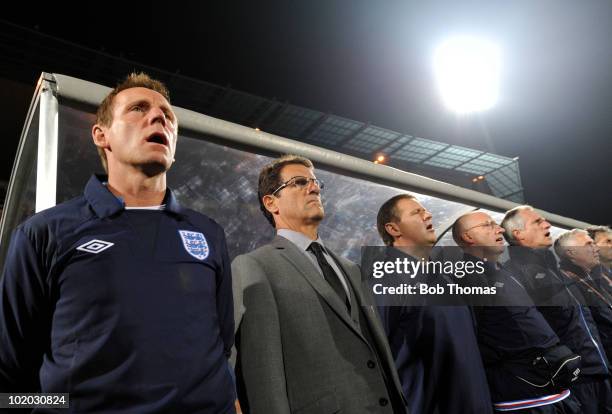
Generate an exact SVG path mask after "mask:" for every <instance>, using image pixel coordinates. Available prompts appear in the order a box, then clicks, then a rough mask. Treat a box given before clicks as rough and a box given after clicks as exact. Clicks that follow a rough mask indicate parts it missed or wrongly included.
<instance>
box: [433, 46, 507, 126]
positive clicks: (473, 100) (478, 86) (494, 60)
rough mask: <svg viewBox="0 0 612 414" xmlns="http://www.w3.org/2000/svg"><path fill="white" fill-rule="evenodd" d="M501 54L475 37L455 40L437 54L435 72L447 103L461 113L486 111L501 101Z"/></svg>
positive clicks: (441, 48) (441, 47) (440, 48)
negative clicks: (499, 98) (498, 100)
mask: <svg viewBox="0 0 612 414" xmlns="http://www.w3.org/2000/svg"><path fill="white" fill-rule="evenodd" d="M499 67H500V53H499V49H498V48H497V46H495V45H494V44H493V43H491V42H488V41H486V40H483V39H477V38H474V37H467V36H464V37H455V38H452V39H449V40H447V41H446V42H444V43H442V44H441V45H440V46H439V47H438V49H436V51H435V54H434V70H435V73H436V78H437V80H438V86H439V88H440V92H441V93H442V99H443V100H444V103H445V104H446V105H447V106H448V107H449V108H450V109H452V110H454V111H456V112H458V113H462V114H464V113H468V112H477V111H483V110H486V109H489V108H491V107H492V106H493V105H494V104H495V102H496V101H497V93H498V88H499V85H498V84H499Z"/></svg>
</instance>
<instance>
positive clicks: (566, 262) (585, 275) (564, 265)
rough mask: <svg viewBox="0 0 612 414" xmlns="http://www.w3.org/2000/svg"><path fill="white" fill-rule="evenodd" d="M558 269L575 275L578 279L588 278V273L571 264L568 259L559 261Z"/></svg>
mask: <svg viewBox="0 0 612 414" xmlns="http://www.w3.org/2000/svg"><path fill="white" fill-rule="evenodd" d="M559 267H560V268H561V269H562V270H565V271H568V272H570V273H573V274H575V275H576V276H578V277H579V278H580V279H589V278H590V274H589V272H587V271H586V270H584V269H583V268H582V267H580V266H578V265H577V264H575V263H573V262H572V261H570V260H568V259H565V258H563V259H561V262H560V263H559Z"/></svg>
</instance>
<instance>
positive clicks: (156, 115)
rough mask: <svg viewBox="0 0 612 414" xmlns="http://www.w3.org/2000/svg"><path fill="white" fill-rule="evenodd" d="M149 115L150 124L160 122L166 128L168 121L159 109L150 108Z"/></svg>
mask: <svg viewBox="0 0 612 414" xmlns="http://www.w3.org/2000/svg"><path fill="white" fill-rule="evenodd" d="M149 115H150V117H151V123H152V124H154V123H156V122H160V123H161V124H162V125H163V126H166V122H168V119H167V118H166V114H165V113H164V111H162V110H161V109H160V108H152V109H151V112H150V114H149Z"/></svg>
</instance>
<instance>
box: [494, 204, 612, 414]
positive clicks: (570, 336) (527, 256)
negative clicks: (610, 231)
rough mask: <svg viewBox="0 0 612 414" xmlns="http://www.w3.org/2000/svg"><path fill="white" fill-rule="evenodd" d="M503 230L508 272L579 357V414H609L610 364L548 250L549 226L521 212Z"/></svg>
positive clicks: (516, 211) (512, 214) (589, 320)
mask: <svg viewBox="0 0 612 414" xmlns="http://www.w3.org/2000/svg"><path fill="white" fill-rule="evenodd" d="M502 227H504V230H505V233H504V236H505V237H506V240H507V241H508V242H509V243H510V245H511V247H510V249H509V251H510V260H509V261H508V262H507V263H506V267H507V268H508V269H509V271H510V272H511V273H512V274H513V275H515V276H516V277H517V279H518V280H519V281H520V282H521V284H522V285H523V286H524V287H525V289H526V290H527V291H528V292H529V294H530V296H531V297H532V298H533V299H534V302H535V304H536V306H537V307H538V310H539V311H540V312H541V313H542V315H544V317H545V318H546V320H547V322H548V323H549V325H550V326H551V328H553V330H554V331H555V333H556V334H557V336H558V337H559V339H560V341H561V343H562V344H563V345H566V346H567V347H568V348H570V349H571V350H572V351H574V352H575V353H576V354H578V355H580V356H581V359H582V368H581V373H580V378H579V379H578V380H577V381H576V383H574V385H572V387H571V391H572V394H573V395H575V396H576V398H577V399H578V400H579V401H580V404H581V405H582V411H581V412H582V413H585V414H590V413H593V414H595V413H606V412H608V413H609V412H611V411H610V410H609V409H608V408H606V407H607V401H609V400H610V385H609V381H608V378H609V376H610V374H609V363H608V358H607V356H606V353H605V351H604V347H603V345H602V342H601V339H600V337H599V331H598V329H597V326H596V324H595V322H594V320H593V316H592V314H591V312H590V310H589V308H588V306H586V305H585V304H583V303H581V302H580V301H579V298H576V297H575V295H573V294H572V292H571V291H570V289H568V288H567V278H565V277H563V276H561V275H560V274H559V269H558V266H557V262H556V260H555V257H554V256H553V254H552V252H551V251H550V250H549V248H550V246H551V245H552V239H551V237H550V223H548V222H547V221H546V220H545V219H544V218H543V217H542V216H541V215H540V214H539V213H538V212H536V211H535V210H534V209H533V208H531V207H530V206H519V207H516V208H514V209H512V210H510V211H508V212H507V213H506V215H505V217H504V219H503V221H502Z"/></svg>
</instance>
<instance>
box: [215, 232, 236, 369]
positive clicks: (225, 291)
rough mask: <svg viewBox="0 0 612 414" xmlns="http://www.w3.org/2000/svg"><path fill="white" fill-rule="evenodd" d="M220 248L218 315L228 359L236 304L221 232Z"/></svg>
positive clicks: (232, 342)
mask: <svg viewBox="0 0 612 414" xmlns="http://www.w3.org/2000/svg"><path fill="white" fill-rule="evenodd" d="M219 233H220V236H219V237H218V241H219V244H218V248H219V250H220V251H219V253H220V256H221V268H220V270H219V274H218V275H217V278H218V279H217V315H218V317H219V327H220V329H221V338H222V339H223V351H224V352H225V355H226V357H227V358H229V357H230V355H231V352H232V346H233V345H234V303H233V295H232V268H231V265H230V260H229V255H228V253H227V244H226V242H225V233H224V231H223V229H220V230H219Z"/></svg>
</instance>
